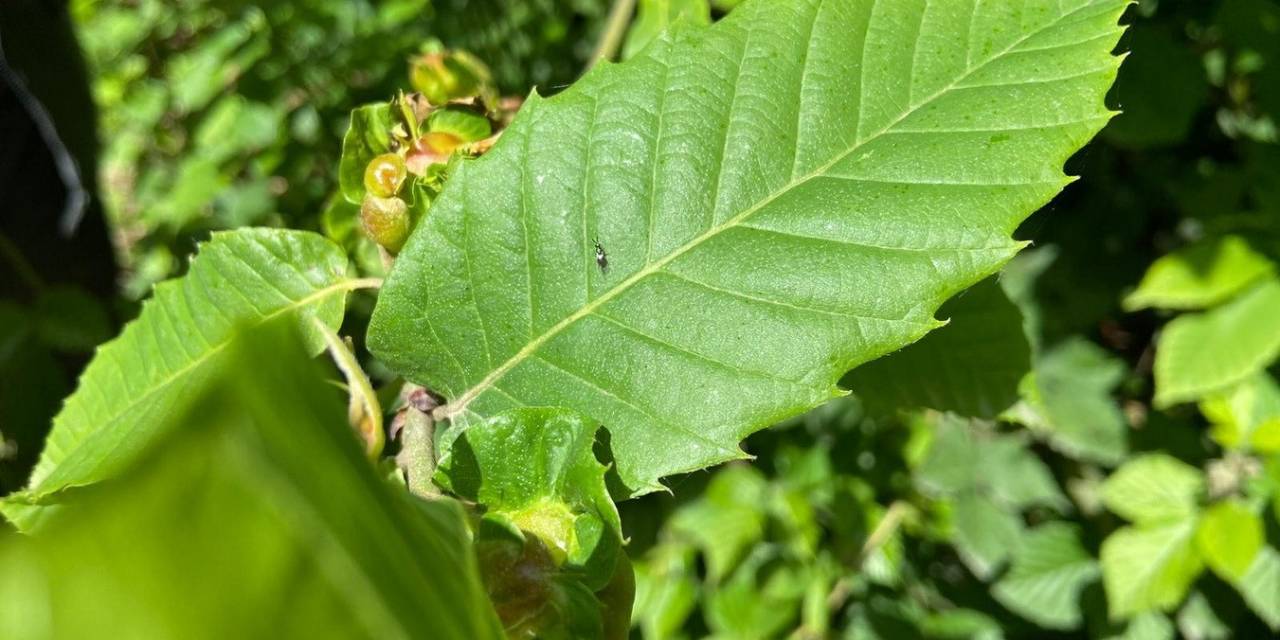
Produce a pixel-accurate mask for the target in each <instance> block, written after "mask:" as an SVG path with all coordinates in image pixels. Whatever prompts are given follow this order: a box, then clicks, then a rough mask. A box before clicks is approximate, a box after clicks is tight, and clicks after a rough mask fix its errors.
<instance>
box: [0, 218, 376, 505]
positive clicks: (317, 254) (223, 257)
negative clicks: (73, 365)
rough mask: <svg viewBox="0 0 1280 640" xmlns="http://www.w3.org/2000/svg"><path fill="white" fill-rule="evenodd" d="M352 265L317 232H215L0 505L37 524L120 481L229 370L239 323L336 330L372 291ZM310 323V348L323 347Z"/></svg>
mask: <svg viewBox="0 0 1280 640" xmlns="http://www.w3.org/2000/svg"><path fill="white" fill-rule="evenodd" d="M347 268H348V264H347V257H346V254H345V253H344V252H343V251H342V249H341V248H340V247H338V246H337V245H335V244H333V243H332V242H330V241H328V240H327V239H325V238H323V237H322V236H319V235H316V234H313V233H308V232H303V231H286V230H272V229H243V230H239V231H234V232H228V233H218V234H214V236H213V239H212V240H210V241H209V242H207V243H205V244H204V245H202V246H201V248H200V253H199V255H198V256H196V257H195V258H193V259H192V261H191V267H190V270H189V271H188V273H187V275H185V276H183V277H181V278H178V279H174V280H170V281H168V282H165V283H162V284H160V285H159V286H157V287H156V290H155V295H154V296H153V297H152V298H151V299H150V300H148V301H147V302H146V303H145V304H144V305H143V308H142V313H141V314H140V315H139V317H138V319H137V320H135V321H133V322H132V323H130V324H129V325H128V326H127V327H125V329H124V331H123V332H122V333H121V335H120V336H119V337H117V338H116V339H114V340H112V341H111V342H108V343H106V344H104V345H103V346H102V347H100V348H99V349H98V351H97V353H96V354H95V355H94V358H93V361H92V362H90V363H89V366H88V368H86V369H85V371H84V374H83V375H82V376H81V378H80V383H79V386H78V388H77V389H76V391H75V393H73V394H72V395H71V396H70V397H69V398H67V401H66V403H65V404H64V406H63V408H62V411H61V412H59V413H58V415H57V417H55V418H54V421H53V428H52V430H51V431H50V433H49V438H48V439H47V440H46V442H45V449H44V452H43V453H42V454H41V456H40V461H39V463H38V464H37V465H36V468H35V470H34V472H33V473H32V476H31V481H30V484H29V485H28V487H27V489H26V490H25V491H24V492H22V493H20V494H17V495H15V496H10V497H9V498H7V499H6V500H5V501H4V502H3V503H0V510H3V512H4V514H5V515H6V516H7V517H8V518H9V519H11V520H12V521H13V522H14V523H15V524H16V525H17V526H19V527H20V528H28V527H29V526H32V525H34V523H35V518H36V517H37V512H38V511H39V508H38V507H33V506H32V505H33V504H38V503H40V502H42V501H45V500H47V499H48V498H49V497H50V496H51V494H53V493H55V492H57V491H60V490H62V489H65V488H67V487H73V486H80V485H85V484H89V483H92V482H97V481H99V480H102V479H104V478H105V477H107V476H108V475H110V472H111V469H113V468H114V467H116V466H118V465H120V464H121V463H123V462H125V461H127V460H128V459H129V458H130V457H131V456H132V455H133V454H134V453H136V452H137V451H139V450H140V449H142V448H143V447H145V446H146V444H147V443H148V442H149V440H150V439H151V438H153V437H154V436H155V435H156V431H157V430H158V429H159V428H160V426H161V424H162V423H163V422H164V421H165V420H166V419H167V418H168V417H170V416H172V415H173V414H174V413H175V412H177V411H179V410H180V409H181V408H182V407H183V406H185V404H186V403H187V402H188V401H189V400H190V395H191V392H192V391H193V390H195V389H198V388H200V387H201V386H202V384H203V383H204V382H205V381H206V380H208V379H209V378H210V377H211V376H212V375H213V374H214V373H215V372H216V371H217V370H218V367H219V363H220V361H221V359H222V358H221V356H222V355H223V353H224V352H225V348H226V346H227V344H228V343H229V340H230V339H231V336H232V335H233V334H234V331H235V329H236V328H237V327H239V326H244V325H251V324H261V323H263V322H265V321H267V320H269V319H271V318H274V317H277V316H282V315H285V314H288V313H295V312H297V313H300V314H302V315H304V316H314V317H317V318H320V319H321V320H322V321H324V322H325V323H326V324H328V325H329V326H331V327H333V328H335V329H336V328H337V326H338V325H339V324H340V323H341V321H342V314H343V309H344V308H345V305H346V294H347V292H348V291H349V290H351V289H354V288H357V287H359V286H362V285H363V286H367V284H368V283H364V282H362V281H359V280H353V279H351V278H349V277H348V275H347ZM303 320H304V321H303V322H302V323H301V327H302V328H303V331H304V333H305V334H306V335H308V336H309V340H310V342H311V344H309V345H308V346H309V347H311V348H312V349H313V350H314V351H319V350H320V348H321V343H320V341H319V339H318V337H315V336H312V334H313V333H314V329H313V328H312V327H311V325H310V322H309V320H306V318H304V319H303Z"/></svg>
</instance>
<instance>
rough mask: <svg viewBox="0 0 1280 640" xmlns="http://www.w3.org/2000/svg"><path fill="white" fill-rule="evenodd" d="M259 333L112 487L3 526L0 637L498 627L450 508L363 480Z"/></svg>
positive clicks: (318, 384) (195, 389)
mask: <svg viewBox="0 0 1280 640" xmlns="http://www.w3.org/2000/svg"><path fill="white" fill-rule="evenodd" d="M269 329H270V330H259V331H258V332H256V333H253V334H251V335H247V336H243V337H238V338H235V339H233V340H232V341H231V342H230V343H228V346H227V347H226V350H227V352H228V355H227V358H226V366H225V368H224V369H223V372H222V373H221V374H220V375H218V376H216V377H214V378H211V379H208V380H206V381H205V383H204V384H201V385H192V386H190V387H188V390H189V392H190V393H193V394H196V395H197V396H198V398H196V399H195V401H194V402H193V403H192V408H191V409H190V410H188V411H179V412H175V413H173V414H170V415H168V416H166V417H165V421H166V422H168V423H169V424H168V426H167V427H165V428H164V429H163V431H164V433H165V437H164V438H162V439H156V440H155V441H154V442H152V443H149V446H148V447H147V449H146V451H145V452H144V453H142V454H140V455H139V456H138V457H137V458H136V460H135V463H134V464H132V465H130V466H129V467H128V468H127V469H125V470H122V472H121V474H120V475H119V476H117V477H116V478H115V479H114V480H113V481H112V482H109V483H102V484H101V485H98V486H96V487H93V488H91V489H87V490H76V491H71V492H68V493H70V494H71V495H69V496H68V497H67V498H66V502H67V503H68V506H67V507H66V508H64V509H62V510H60V511H58V512H56V513H55V514H53V515H52V516H49V517H48V518H46V520H45V526H43V527H42V528H41V531H40V532H39V533H38V534H36V535H35V536H33V537H25V536H16V535H12V534H10V535H2V534H0V575H3V576H4V577H3V579H0V609H2V610H3V614H2V615H0V636H3V637H4V638H8V639H12V640H25V639H28V638H29V639H31V640H36V639H43V638H105V637H130V638H209V639H213V638H247V637H282V638H307V637H312V638H314V637H353V638H361V637H365V638H373V637H378V638H406V639H407V638H421V637H441V638H494V639H497V638H500V637H502V636H501V630H500V629H499V627H498V626H497V620H496V618H495V616H494V615H493V612H492V608H491V607H490V606H489V605H488V603H487V601H486V598H485V596H484V593H483V590H482V588H481V585H480V580H479V576H478V571H477V568H476V563H475V559H474V557H473V556H472V555H471V552H470V549H469V543H468V540H467V536H466V532H465V525H464V523H463V519H462V513H461V510H460V509H459V508H458V506H457V504H456V503H452V502H449V501H440V502H435V503H422V502H418V501H417V500H416V499H415V498H412V497H411V496H409V495H408V494H407V493H405V492H404V491H403V490H402V489H400V488H398V487H395V486H393V485H390V484H388V483H387V482H386V480H384V479H383V478H382V477H380V476H379V475H378V474H377V473H375V472H374V470H373V468H372V467H371V466H370V465H369V463H368V461H367V460H366V459H365V458H364V455H363V454H362V452H361V450H360V447H359V445H358V443H357V441H356V440H355V438H354V437H352V434H351V430H350V428H349V427H348V426H347V425H346V424H345V421H344V420H343V417H342V416H343V411H342V407H341V404H340V402H339V401H338V396H337V394H335V393H333V391H332V389H331V388H330V387H329V386H328V385H327V384H326V383H325V382H324V381H323V380H322V379H321V376H320V375H319V373H318V370H317V367H316V366H315V365H314V364H313V363H312V362H311V361H309V358H308V355H307V353H306V352H305V351H304V348H303V346H302V344H301V342H300V341H299V340H298V339H297V337H296V336H295V335H294V331H293V330H291V328H289V327H285V326H282V325H280V324H279V323H276V324H275V325H274V326H272V327H270V328H269ZM265 352H270V353H271V354H272V355H273V357H271V358H262V357H261V354H262V353H265Z"/></svg>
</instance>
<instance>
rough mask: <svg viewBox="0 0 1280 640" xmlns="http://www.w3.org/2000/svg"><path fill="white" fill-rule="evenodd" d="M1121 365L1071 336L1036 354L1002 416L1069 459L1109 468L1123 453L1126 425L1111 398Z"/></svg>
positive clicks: (1122, 376)
mask: <svg viewBox="0 0 1280 640" xmlns="http://www.w3.org/2000/svg"><path fill="white" fill-rule="evenodd" d="M1124 373H1125V372H1124V365H1123V363H1121V362H1120V361H1119V360H1117V359H1116V358H1114V357H1112V356H1111V355H1109V354H1107V352H1106V351H1104V350H1103V349H1101V348H1099V347H1098V346H1097V345H1095V344H1093V343H1091V342H1088V341H1086V340H1084V339H1082V338H1071V339H1069V340H1066V341H1064V342H1062V343H1061V344H1058V345H1056V346H1054V347H1052V348H1050V349H1047V350H1045V351H1044V352H1043V353H1042V354H1040V355H1039V356H1038V357H1037V358H1036V360H1035V364H1034V365H1033V369H1032V373H1031V375H1029V376H1027V377H1026V378H1024V379H1023V381H1022V384H1021V385H1020V390H1021V392H1022V398H1023V399H1022V402H1019V403H1018V404H1016V405H1014V406H1013V407H1012V408H1010V410H1009V411H1008V412H1006V413H1005V415H1004V417H1005V418H1007V419H1009V420H1012V421H1014V422H1019V423H1022V424H1024V425H1026V426H1027V427H1029V428H1030V429H1031V431H1032V432H1033V433H1036V434H1037V435H1038V436H1039V437H1041V438H1043V439H1044V440H1045V441H1047V442H1048V443H1049V446H1051V447H1053V448H1054V449H1057V450H1058V451H1061V452H1062V453H1064V454H1066V455H1069V456H1071V457H1073V458H1078V459H1081V460H1088V461H1091V462H1096V463H1099V464H1104V465H1115V464H1117V463H1119V462H1120V461H1121V460H1123V459H1124V456H1125V454H1126V453H1128V449H1129V446H1128V440H1127V431H1128V424H1127V421H1126V420H1125V417H1124V414H1123V413H1121V412H1120V407H1119V406H1118V405H1117V404H1116V401H1115V399H1114V398H1113V397H1112V393H1113V392H1114V390H1115V388H1116V386H1117V385H1119V383H1120V381H1121V380H1122V379H1123V378H1124Z"/></svg>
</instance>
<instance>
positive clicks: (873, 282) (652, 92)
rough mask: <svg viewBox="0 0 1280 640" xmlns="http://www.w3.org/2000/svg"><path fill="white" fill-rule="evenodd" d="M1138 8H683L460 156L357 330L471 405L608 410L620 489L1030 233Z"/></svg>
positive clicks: (797, 404)
mask: <svg viewBox="0 0 1280 640" xmlns="http://www.w3.org/2000/svg"><path fill="white" fill-rule="evenodd" d="M1125 6H1126V5H1125V3H1124V2H1121V1H1119V0H1094V1H1072V2H1068V3H1065V5H1064V3H1060V2H1050V1H1048V0H1038V1H1036V2H1032V3H1028V4H1026V5H1018V8H1017V10H1015V8H1014V7H1012V6H1006V5H1000V6H999V7H994V6H990V7H989V6H985V5H982V6H961V5H946V6H943V5H933V4H929V5H926V4H924V3H898V2H895V3H874V2H871V1H869V0H831V1H829V2H818V1H817V0H812V1H806V2H796V3H775V2H768V1H766V0H757V1H754V2H746V3H744V4H743V5H742V6H740V7H739V8H738V9H736V10H735V11H734V12H733V13H731V14H730V15H729V16H728V17H727V18H726V19H724V20H722V21H720V22H718V23H717V24H716V25H714V26H712V27H710V28H707V29H703V30H698V29H680V30H677V31H676V32H675V33H673V34H669V35H667V36H665V37H663V38H660V39H658V40H656V41H655V43H654V44H653V45H651V46H650V47H649V48H648V49H647V50H646V53H645V55H642V56H638V57H636V58H634V59H632V60H631V61H628V62H627V63H625V64H622V65H618V66H606V67H600V68H598V69H597V70H595V71H593V72H592V73H590V74H588V75H587V76H586V77H584V78H583V79H582V80H581V81H579V82H578V83H577V84H576V85H575V86H574V87H573V88H571V89H569V90H567V91H565V92H564V93H561V94H559V95H558V96H556V97H554V98H552V99H549V100H543V99H540V98H537V97H536V96H535V97H532V98H531V99H530V100H529V101H527V102H526V104H525V106H524V108H523V109H522V110H521V113H520V115H519V116H518V117H517V118H516V121H515V122H514V123H512V125H511V127H510V128H508V129H507V130H506V132H505V133H504V135H503V137H502V139H501V141H500V142H499V143H498V145H497V146H496V147H495V148H494V149H493V150H492V151H490V152H489V153H487V154H486V155H485V156H483V157H482V158H480V159H478V160H474V161H469V162H464V163H462V164H461V165H460V166H459V167H458V169H457V171H456V172H455V173H454V175H453V176H452V177H451V178H450V181H449V183H448V185H447V186H446V188H445V191H444V192H443V193H442V194H441V197H440V198H439V200H437V201H436V202H435V203H434V204H433V206H432V213H431V215H430V216H429V218H428V219H427V220H426V222H425V224H421V225H419V226H418V228H417V230H416V231H415V232H414V236H413V237H412V238H411V239H410V242H409V244H408V246H407V247H406V248H405V250H404V252H403V253H402V254H400V256H399V258H398V260H397V263H396V266H395V269H393V271H392V274H391V275H390V277H389V280H388V283H387V286H386V287H385V288H384V290H383V291H382V294H381V296H380V299H379V303H378V307H377V309H376V310H375V312H374V318H373V321H372V324H371V326H370V334H369V344H370V348H371V349H372V350H373V352H374V353H375V354H376V355H378V356H379V357H380V358H382V359H383V360H385V361H386V362H388V363H389V364H390V365H391V366H392V367H394V368H395V369H397V370H398V371H401V372H403V373H404V374H405V375H406V376H407V377H408V378H410V379H411V380H414V381H416V382H419V383H422V384H424V385H426V386H428V387H429V388H431V389H433V390H435V391H437V392H440V393H441V394H443V395H444V396H445V397H446V398H447V399H448V400H449V404H448V405H447V406H446V407H445V408H443V409H442V410H441V411H440V412H439V414H440V417H448V418H452V419H454V420H455V421H456V422H457V423H458V425H459V426H462V427H465V426H466V425H468V424H472V423H474V422H475V421H476V420H477V419H478V418H482V417H484V416H488V415H493V414H496V413H498V412H500V411H503V410H505V409H509V408H513V407H518V406H524V405H532V406H538V405H563V406H568V407H572V408H574V409H576V410H579V411H581V412H583V413H584V414H587V415H590V416H592V417H594V418H596V419H597V420H600V421H601V422H602V423H603V424H604V425H605V427H606V428H607V429H608V430H609V432H610V436H611V444H612V448H613V452H614V454H615V461H616V463H617V468H618V473H619V477H620V479H621V480H622V482H623V484H624V485H625V486H626V493H629V494H633V495H634V494H639V493H645V492H649V491H653V490H655V489H658V488H659V487H660V486H661V485H660V484H659V483H658V479H659V478H661V477H663V476H666V475H670V474H673V473H678V472H682V471H689V470H693V469H698V468H701V467H705V466H707V465H711V464H715V463H717V462H722V461H725V460H730V459H734V458H739V457H741V456H742V454H741V452H740V451H739V450H738V448H737V443H738V441H739V440H741V439H742V438H743V437H744V436H745V435H746V434H749V433H751V432H753V431H756V430H758V429H761V428H763V427H765V426H767V425H768V424H770V423H772V422H775V421H777V420H779V419H782V418H785V417H787V416H791V415H795V414H797V413H799V412H801V411H803V410H805V409H807V408H810V407H812V406H814V405H817V404H820V403H822V402H824V401H825V400H827V399H829V398H831V397H832V396H834V395H836V394H837V393H838V391H837V390H836V389H835V387H834V382H835V381H836V380H837V379H838V378H839V377H840V376H841V375H843V374H844V373H845V372H846V371H847V370H849V369H850V368H852V367H854V366H856V365H858V364H860V363H863V362H866V361H868V360H871V359H873V358H875V357H877V356H880V355H883V354H885V353H887V352H890V351H892V350H894V349H897V348H899V347H901V346H903V345H905V344H907V343H909V342H912V341H914V340H916V339H918V338H919V337H920V336H922V335H923V334H924V333H926V332H927V331H928V330H930V329H932V328H935V327H936V326H937V324H938V323H937V321H936V320H935V319H934V318H933V315H932V314H933V311H934V310H936V309H937V307H938V306H939V305H940V304H941V303H942V302H943V301H945V300H946V299H947V298H949V297H950V296H951V295H953V294H954V293H956V292H958V291H960V290H962V289H964V288H965V287H967V286H969V285H972V284H973V283H975V282H977V281H979V280H981V279H982V278H983V277H985V276H987V275H989V274H991V273H993V272H994V271H996V269H998V268H999V266H1000V265H1001V264H1003V263H1004V262H1005V261H1007V260H1008V259H1009V258H1010V257H1012V256H1013V255H1014V254H1015V253H1016V252H1017V250H1018V249H1019V248H1020V247H1021V246H1022V245H1021V244H1020V243H1017V242H1014V241H1013V240H1012V239H1011V238H1010V237H1009V234H1010V232H1011V231H1012V230H1013V229H1014V227H1016V226H1017V224H1018V223H1019V222H1021V221H1022V219H1023V218H1025V217H1026V216H1027V215H1028V214H1029V213H1030V212H1032V211H1034V210H1035V209H1036V208H1038V207H1039V206H1040V205H1042V204H1044V203H1045V202H1046V201H1048V199H1049V198H1051V197H1052V196H1053V195H1054V194H1056V193H1057V192H1058V191H1059V190H1060V189H1061V188H1062V187H1063V186H1065V185H1066V184H1067V183H1068V181H1069V180H1068V179H1067V178H1066V177H1064V175H1063V174H1062V172H1061V170H1060V168H1061V166H1062V163H1063V161H1064V160H1065V159H1066V158H1067V157H1068V156H1069V155H1071V154H1072V153H1074V151H1075V150H1076V149H1078V148H1079V147H1080V146H1081V145H1083V144H1084V142H1086V141H1087V140H1088V139H1089V138H1090V137H1092V135H1093V134H1094V133H1095V132H1096V131H1097V130H1098V129H1099V128H1100V127H1101V126H1102V125H1103V124H1104V123H1105V122H1106V121H1107V120H1108V119H1109V118H1110V117H1111V113H1110V112H1109V111H1108V110H1107V109H1106V108H1105V107H1104V106H1103V104H1102V97H1103V94H1104V93H1105V92H1106V90H1107V87H1108V86H1109V85H1110V83H1111V81H1112V79H1113V78H1114V75H1115V71H1116V68H1117V66H1118V64H1119V59H1118V58H1116V57H1114V56H1112V55H1111V54H1110V51H1111V49H1112V47H1113V46H1114V44H1115V42H1116V39H1117V38H1118V37H1119V35H1120V33H1121V28H1120V27H1118V26H1117V24H1116V23H1117V20H1118V18H1119V15H1120V13H1121V12H1122V11H1123V10H1124V7H1125ZM917 43H918V45H917ZM917 47H918V48H919V50H920V51H921V52H927V54H928V55H916V53H917ZM695 87H696V89H695ZM597 240H598V241H599V243H600V245H601V249H602V253H603V254H604V256H602V257H605V256H607V260H608V269H607V270H605V269H603V268H602V266H601V264H599V263H598V262H599V261H598V258H597V255H596V248H595V246H594V245H595V241H597ZM511 274H516V279H515V280H514V281H513V280H512V278H511V277H510V275H511ZM521 274H523V276H524V277H523V278H521V277H520V275H521ZM672 318H680V321H679V322H673V321H672V320H671V319H672ZM759 336H769V339H768V340H759V339H757V338H758V337H759Z"/></svg>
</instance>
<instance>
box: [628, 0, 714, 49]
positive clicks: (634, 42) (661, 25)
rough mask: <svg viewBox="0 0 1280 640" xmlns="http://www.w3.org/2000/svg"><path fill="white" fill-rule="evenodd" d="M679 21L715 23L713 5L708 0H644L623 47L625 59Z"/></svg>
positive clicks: (694, 23)
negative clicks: (712, 16) (712, 19)
mask: <svg viewBox="0 0 1280 640" xmlns="http://www.w3.org/2000/svg"><path fill="white" fill-rule="evenodd" d="M676 24H688V25H692V26H698V27H705V26H707V25H709V24H711V6H710V5H709V4H708V2H707V0H640V4H639V6H637V7H636V17H635V19H634V20H633V21H632V22H631V29H630V30H628V31H627V42H626V44H624V45H623V46H622V59H623V60H628V59H630V58H633V57H635V56H636V54H638V53H640V51H641V50H642V49H644V48H645V47H646V46H648V45H649V43H650V42H653V40H654V39H655V38H657V37H658V36H659V35H661V34H662V32H664V31H666V30H667V29H670V28H671V27H672V26H673V25H676Z"/></svg>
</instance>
